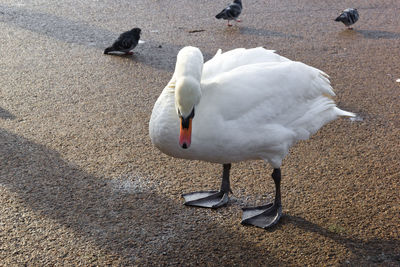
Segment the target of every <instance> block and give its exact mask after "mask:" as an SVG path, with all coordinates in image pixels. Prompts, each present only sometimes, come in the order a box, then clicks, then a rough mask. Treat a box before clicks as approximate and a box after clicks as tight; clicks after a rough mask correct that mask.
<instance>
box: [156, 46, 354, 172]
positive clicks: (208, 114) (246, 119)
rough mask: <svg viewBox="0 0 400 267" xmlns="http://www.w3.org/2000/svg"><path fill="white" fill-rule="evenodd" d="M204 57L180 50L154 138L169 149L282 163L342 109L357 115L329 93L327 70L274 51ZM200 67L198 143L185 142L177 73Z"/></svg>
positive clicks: (182, 154)
mask: <svg viewBox="0 0 400 267" xmlns="http://www.w3.org/2000/svg"><path fill="white" fill-rule="evenodd" d="M191 49H193V48H191ZM182 50H190V49H187V48H183V49H182ZM186 52H188V51H186ZM186 52H185V53H186ZM186 55H190V53H188V54H186ZM198 58H199V57H198V55H197V56H194V57H193V61H192V60H191V57H190V56H188V57H185V58H184V60H181V58H180V57H179V56H178V59H177V70H176V71H175V73H174V76H173V78H172V80H171V81H170V83H169V84H168V85H167V86H166V87H165V89H164V90H163V92H162V93H161V95H160V96H159V98H158V100H157V102H156V103H155V105H154V108H153V112H152V115H151V119H150V124H149V130H150V137H151V140H152V142H153V144H154V145H155V146H156V147H158V148H159V149H160V150H161V151H162V152H164V153H166V154H168V155H170V156H173V157H178V158H186V159H196V160H204V161H209V162H215V163H231V162H238V161H243V160H250V159H262V160H265V161H268V162H269V163H270V164H271V165H272V166H273V167H274V168H278V167H280V165H281V163H282V159H283V158H284V157H285V156H286V155H287V153H288V151H289V148H290V146H291V145H293V144H294V143H295V142H296V141H298V140H302V139H307V138H309V137H310V135H311V134H313V133H315V132H316V131H317V130H318V129H319V128H320V127H322V126H323V125H324V124H326V123H328V122H330V121H332V120H334V119H336V118H337V117H338V116H354V114H353V113H350V112H347V111H343V110H340V109H339V108H337V107H336V105H335V103H334V102H333V100H331V99H330V98H329V97H328V96H327V95H331V96H334V92H333V91H332V87H331V85H330V82H329V79H328V76H327V75H326V74H325V73H324V72H322V71H320V70H318V69H316V68H313V67H310V66H307V65H305V64H303V63H300V62H294V61H291V60H289V59H287V58H285V57H282V56H279V55H277V54H275V53H274V51H271V50H265V49H263V48H261V47H259V48H254V49H244V48H240V49H235V50H232V51H228V52H226V53H221V51H220V50H218V52H217V54H216V55H215V56H214V57H213V58H212V59H211V60H209V61H208V62H206V63H205V64H204V66H203V64H202V62H201V66H199V65H200V62H199V59H198ZM201 67H202V68H203V70H202V75H201V78H199V80H198V81H199V83H200V88H199V89H198V90H200V91H201V92H200V95H201V98H200V101H199V102H198V103H195V104H194V105H195V117H194V119H193V129H192V143H191V146H190V148H188V149H182V148H181V147H180V146H179V143H178V140H179V117H178V115H177V112H176V109H175V94H176V92H175V84H174V83H175V81H174V79H176V78H177V77H179V75H180V74H179V73H184V76H191V77H199V76H198V73H199V72H198V71H199V69H201ZM188 102H190V101H188Z"/></svg>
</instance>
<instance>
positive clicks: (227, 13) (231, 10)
mask: <svg viewBox="0 0 400 267" xmlns="http://www.w3.org/2000/svg"><path fill="white" fill-rule="evenodd" d="M240 13H242V1H241V0H234V1H233V3H231V4H229V6H228V7H226V8H224V10H222V11H221V12H219V13H218V14H217V15H216V16H215V17H216V18H217V19H225V20H228V26H232V24H230V23H229V21H230V20H236V21H237V22H240V19H238V17H239V15H240Z"/></svg>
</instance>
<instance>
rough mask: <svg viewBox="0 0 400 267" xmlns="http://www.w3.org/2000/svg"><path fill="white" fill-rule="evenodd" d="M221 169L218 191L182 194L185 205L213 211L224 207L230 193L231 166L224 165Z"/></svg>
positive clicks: (228, 164)
mask: <svg viewBox="0 0 400 267" xmlns="http://www.w3.org/2000/svg"><path fill="white" fill-rule="evenodd" d="M223 167H224V170H223V172H222V182H221V189H220V191H199V192H193V193H188V194H183V195H182V197H184V198H185V205H187V206H195V207H202V208H213V209H216V208H219V207H222V206H224V205H226V204H227V203H228V201H229V192H232V191H231V187H230V181H229V172H230V169H231V164H230V163H227V164H224V165H223Z"/></svg>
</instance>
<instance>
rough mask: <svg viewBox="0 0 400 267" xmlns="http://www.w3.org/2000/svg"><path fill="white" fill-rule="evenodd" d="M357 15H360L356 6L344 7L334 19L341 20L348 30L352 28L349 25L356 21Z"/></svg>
mask: <svg viewBox="0 0 400 267" xmlns="http://www.w3.org/2000/svg"><path fill="white" fill-rule="evenodd" d="M359 17H360V15H358V11H357V9H356V8H346V9H345V10H343V12H342V14H340V15H339V17H337V18H336V19H335V21H341V22H343V24H344V25H346V27H347V28H348V29H349V30H352V29H353V28H352V27H350V26H351V25H353V24H354V23H356V22H357V20H358V18H359Z"/></svg>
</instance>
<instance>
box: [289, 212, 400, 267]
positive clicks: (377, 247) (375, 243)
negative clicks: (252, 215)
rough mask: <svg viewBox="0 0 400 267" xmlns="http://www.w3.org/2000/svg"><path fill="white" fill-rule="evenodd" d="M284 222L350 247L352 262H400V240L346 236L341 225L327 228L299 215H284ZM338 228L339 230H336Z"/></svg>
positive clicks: (350, 260)
mask: <svg viewBox="0 0 400 267" xmlns="http://www.w3.org/2000/svg"><path fill="white" fill-rule="evenodd" d="M282 223H283V224H293V225H295V226H296V227H299V228H301V229H303V230H304V231H307V232H313V233H316V234H318V235H321V236H324V237H326V238H329V239H331V240H333V241H335V242H336V243H338V244H341V245H343V246H345V247H346V248H348V249H349V250H350V251H351V252H352V253H353V255H352V258H351V259H348V261H349V262H350V263H352V264H357V263H360V262H369V263H374V264H378V263H381V264H382V263H395V264H396V263H397V264H399V263H400V240H398V239H388V240H383V239H379V238H373V239H370V240H368V241H364V240H361V239H357V238H351V237H346V236H345V233H340V232H341V231H343V230H341V228H340V227H336V226H334V227H332V229H331V230H327V229H325V228H323V227H321V226H319V225H317V224H315V223H312V222H310V221H307V220H305V219H303V218H302V217H299V216H291V215H284V217H283V220H282ZM336 229H338V232H339V233H337V232H335V230H336Z"/></svg>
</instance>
